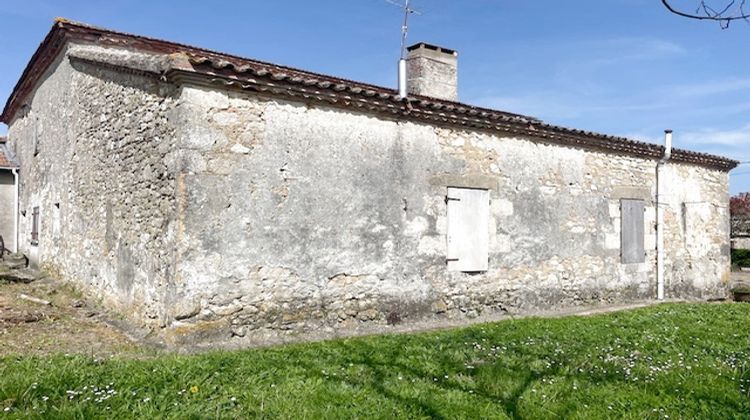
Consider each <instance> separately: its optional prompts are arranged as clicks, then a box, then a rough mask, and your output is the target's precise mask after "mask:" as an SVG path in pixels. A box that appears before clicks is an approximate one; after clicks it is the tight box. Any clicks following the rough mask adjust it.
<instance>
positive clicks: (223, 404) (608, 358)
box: [0, 304, 750, 419]
mask: <svg viewBox="0 0 750 420" xmlns="http://www.w3.org/2000/svg"><path fill="white" fill-rule="evenodd" d="M748 327H750V305H749V304H665V305H660V306H655V307H650V308H644V309H638V310H632V311H626V312H619V313H612V314H607V315H598V316H591V317H567V318H557V319H538V318H531V319H522V320H516V321H505V322H499V323H494V324H485V325H479V326H475V327H471V328H465V329H458V330H451V331H442V332H436V333H425V334H412V335H390V336H379V337H368V338H358V339H348V340H337V341H329V342H321V343H312V344H300V345H290V346H283V347H276V348H269V349H257V350H246V351H237V352H213V353H205V354H199V355H191V356H180V355H173V354H145V353H144V354H143V355H142V357H137V358H135V359H134V358H132V357H129V358H119V357H117V356H115V357H112V358H108V359H105V360H97V359H95V358H91V357H85V356H65V355H58V356H41V357H36V356H23V355H19V356H5V357H2V358H0V417H3V416H5V417H10V418H13V417H23V418H132V417H136V418H154V417H167V418H180V419H184V418H246V417H267V418H294V419H300V418H326V419H327V418H394V417H396V418H480V417H481V418H532V419H536V418H544V419H547V418H623V417H624V418H639V419H644V418H645V419H647V418H719V419H729V418H749V417H750V371H749V369H750V333H749V332H748Z"/></svg>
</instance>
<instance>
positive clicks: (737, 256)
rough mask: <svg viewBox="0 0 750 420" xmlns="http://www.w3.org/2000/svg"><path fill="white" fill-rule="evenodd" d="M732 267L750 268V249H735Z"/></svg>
mask: <svg viewBox="0 0 750 420" xmlns="http://www.w3.org/2000/svg"><path fill="white" fill-rule="evenodd" d="M732 265H733V266H736V267H750V249H733V250H732Z"/></svg>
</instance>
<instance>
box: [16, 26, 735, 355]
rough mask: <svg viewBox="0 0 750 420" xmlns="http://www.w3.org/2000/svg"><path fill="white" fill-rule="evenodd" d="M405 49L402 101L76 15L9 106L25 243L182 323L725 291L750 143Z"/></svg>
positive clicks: (432, 51) (346, 319) (175, 330)
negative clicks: (505, 94) (702, 135)
mask: <svg viewBox="0 0 750 420" xmlns="http://www.w3.org/2000/svg"><path fill="white" fill-rule="evenodd" d="M409 50H410V51H409V59H408V68H409V95H407V96H406V97H400V96H399V95H398V94H397V91H395V90H392V89H388V88H383V87H379V86H373V85H368V84H364V83H359V82H354V81H350V80H345V79H340V78H335V77H330V76H326V75H321V74H316V73H312V72H308V71H303V70H298V69H293V68H288V67H284V66H279V65H274V64H269V63H265V62H261V61H257V60H251V59H246V58H241V57H237V56H233V55H229V54H224V53H219V52H214V51H208V50H205V49H200V48H195V47H191V46H186V45H180V44H177V43H173V42H168V41H162V40H156V39H151V38H146V37H142V36H137V35H131V34H124V33H119V32H115V31H110V30H106V29H101V28H96V27H91V26H87V25H83V24H78V23H73V22H70V21H66V20H58V21H56V22H55V24H54V26H53V27H52V29H51V31H50V32H49V34H48V35H47V37H46V38H45V39H44V41H43V42H42V44H41V46H40V47H39V49H38V50H37V51H36V53H35V54H34V56H33V57H32V59H31V61H30V63H29V64H28V66H27V68H26V70H25V71H24V73H23V74H22V76H21V78H20V80H19V82H18V84H17V85H16V87H15V89H14V91H13V93H12V94H11V96H10V98H9V99H8V102H7V104H6V106H5V109H4V111H3V113H2V121H3V122H5V123H6V124H8V127H9V133H8V136H9V146H10V148H11V150H13V151H14V152H15V154H16V155H17V157H18V161H19V163H20V165H21V169H20V189H21V192H20V205H19V208H20V223H19V237H20V238H21V240H20V243H19V247H20V249H21V251H22V252H24V253H25V254H27V256H29V258H30V260H31V262H32V263H33V264H37V265H39V266H41V267H43V268H45V269H47V270H49V271H52V272H54V273H57V274H58V275H59V276H60V277H61V278H65V279H68V280H69V281H73V282H75V283H77V284H79V285H81V286H82V287H83V288H84V289H85V290H87V291H88V292H89V293H91V294H93V295H96V296H98V297H99V298H101V299H102V300H103V302H105V303H106V304H107V305H109V306H111V307H113V308H117V309H119V310H120V311H122V312H123V313H124V314H126V315H127V316H128V317H129V318H130V319H132V320H133V321H137V322H140V323H142V324H144V325H146V326H149V327H151V328H154V329H155V330H159V331H161V332H162V333H163V334H164V336H165V337H167V339H170V340H175V341H180V340H186V339H190V337H194V336H195V335H194V334H199V335H201V336H202V337H204V338H209V336H210V338H211V339H212V340H214V341H220V340H230V339H232V340H236V341H237V342H240V343H245V342H248V343H250V342H259V341H268V340H273V339H279V338H281V339H283V338H285V337H327V336H334V335H338V334H356V333H361V332H368V331H380V330H383V329H386V328H390V327H388V325H396V324H402V326H401V327H397V328H405V326H416V327H421V326H428V325H433V324H434V323H442V322H455V323H462V322H469V320H471V319H475V320H476V319H492V318H493V317H498V316H502V315H503V314H519V313H533V312H539V311H554V310H560V309H564V308H569V307H573V306H577V305H587V304H596V303H603V302H607V303H612V302H627V301H633V300H643V299H656V298H657V294H658V290H657V289H659V284H663V292H664V294H665V295H666V297H670V298H688V299H689V298H695V299H706V298H712V297H722V296H724V294H725V285H726V283H727V281H728V275H729V230H728V229H729V214H728V209H727V205H728V200H729V193H728V182H729V181H728V171H729V170H730V169H732V168H733V167H734V166H735V165H736V164H737V162H735V161H733V160H729V159H726V158H722V157H717V156H711V155H706V154H701V153H696V152H691V151H686V150H678V149H675V150H673V151H672V152H671V157H670V158H669V160H666V159H665V152H666V149H665V147H664V146H660V145H654V144H649V143H642V142H637V141H633V140H629V139H625V138H620V137H613V136H607V135H602V134H597V133H592V132H587V131H581V130H574V129H568V128H564V127H559V126H555V125H551V124H547V123H545V122H543V121H540V120H538V119H536V118H533V117H528V116H523V115H517V114H512V113H508V112H502V111H497V110H491V109H483V108H479V107H475V106H471V105H466V104H463V103H459V102H456V101H455V100H456V94H457V84H456V80H457V78H456V75H457V67H456V64H457V54H456V53H455V52H454V51H451V50H446V49H442V48H438V47H433V46H430V45H427V44H417V45H415V46H413V47H411V48H410V49H409ZM426 94H429V96H427V95H426ZM657 174H658V183H659V184H660V185H662V187H660V188H663V189H662V190H661V192H660V193H659V201H660V205H659V208H662V209H663V221H661V225H662V226H660V229H661V231H662V232H663V235H664V246H663V247H662V251H663V252H662V258H659V253H658V252H657V250H656V245H657V242H658V241H657V230H656V222H657V219H660V218H658V217H657V214H658V213H660V212H657V211H656V208H657V206H656V200H657ZM657 260H659V262H660V264H659V266H660V267H661V269H662V270H663V273H664V274H663V277H661V279H662V283H659V279H658V278H657V277H658V275H657V271H658V270H657ZM207 333H210V334H207ZM243 337H244V338H243Z"/></svg>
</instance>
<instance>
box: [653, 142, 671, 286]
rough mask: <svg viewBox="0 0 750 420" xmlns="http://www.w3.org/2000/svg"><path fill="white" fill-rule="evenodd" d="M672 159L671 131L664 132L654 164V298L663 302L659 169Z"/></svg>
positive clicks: (662, 224) (661, 212)
mask: <svg viewBox="0 0 750 420" xmlns="http://www.w3.org/2000/svg"><path fill="white" fill-rule="evenodd" d="M670 157H672V130H664V156H662V158H661V159H660V160H659V163H657V164H656V298H657V299H658V300H664V229H663V227H664V210H663V209H662V205H663V204H662V201H663V200H662V196H663V195H664V192H665V189H666V188H665V186H662V185H661V184H662V177H661V176H660V175H661V174H660V169H661V168H662V167H663V166H664V165H666V164H667V161H668V160H669V158H670Z"/></svg>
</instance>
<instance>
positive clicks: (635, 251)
mask: <svg viewBox="0 0 750 420" xmlns="http://www.w3.org/2000/svg"><path fill="white" fill-rule="evenodd" d="M644 208H645V206H644V202H643V200H631V199H622V200H621V201H620V216H621V225H620V228H621V230H620V240H621V243H620V253H621V259H622V263H623V264H633V263H642V262H645V261H646V251H645V249H644V243H643V242H644V238H643V234H644V231H643V211H644Z"/></svg>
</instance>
